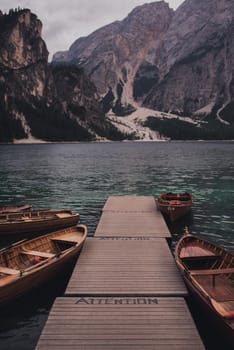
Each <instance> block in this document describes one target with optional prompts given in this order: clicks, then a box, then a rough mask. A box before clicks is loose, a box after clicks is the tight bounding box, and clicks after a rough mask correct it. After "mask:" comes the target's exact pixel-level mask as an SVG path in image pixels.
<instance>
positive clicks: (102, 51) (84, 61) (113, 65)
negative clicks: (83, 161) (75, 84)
mask: <svg viewBox="0 0 234 350" xmlns="http://www.w3.org/2000/svg"><path fill="white" fill-rule="evenodd" d="M172 17H173V10H172V9H170V8H169V6H168V4H166V3H165V2H164V1H160V2H154V3H149V4H145V5H143V6H138V7H136V8H135V9H134V10H133V11H132V12H131V13H130V14H129V15H128V16H127V17H126V18H125V19H124V20H123V21H117V22H114V23H111V24H109V25H107V26H105V27H103V28H101V29H99V30H97V31H95V32H94V33H92V34H91V35H89V36H88V37H86V38H80V39H78V40H76V41H75V42H74V43H73V44H72V45H71V47H70V49H69V51H67V52H58V53H56V54H55V55H54V56H53V62H61V61H62V62H73V63H76V64H78V65H80V66H82V67H83V68H84V70H85V72H86V73H87V74H88V76H89V77H90V79H91V80H92V81H93V82H94V84H95V86H96V87H97V89H98V92H99V93H100V94H101V95H102V96H103V104H104V110H105V111H108V110H109V109H110V106H111V105H113V106H114V110H115V111H116V112H119V113H121V114H123V113H124V114H125V113H126V114H128V112H129V111H132V110H133V109H134V107H131V104H134V98H133V95H136V94H138V90H139V86H138V82H137V81H136V82H135V87H134V89H133V84H134V79H135V76H136V74H137V72H138V70H139V67H141V66H143V67H144V69H145V74H144V80H145V84H144V86H145V91H146V92H147V91H149V90H150V88H151V87H152V86H153V85H154V84H155V82H157V80H158V71H157V67H155V65H154V60H155V53H156V51H157V47H158V45H159V44H160V42H161V41H162V39H163V37H164V35H165V34H166V32H167V30H168V28H169V24H170V23H171V20H172ZM147 72H150V74H151V75H150V78H149V79H147ZM133 90H134V91H133Z"/></svg>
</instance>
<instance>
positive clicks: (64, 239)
mask: <svg viewBox="0 0 234 350" xmlns="http://www.w3.org/2000/svg"><path fill="white" fill-rule="evenodd" d="M51 241H53V242H65V243H66V242H68V243H78V237H77V235H76V236H72V235H71V236H67V235H64V236H60V237H56V238H51Z"/></svg>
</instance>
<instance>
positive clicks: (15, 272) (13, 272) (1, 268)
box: [0, 266, 20, 275]
mask: <svg viewBox="0 0 234 350" xmlns="http://www.w3.org/2000/svg"><path fill="white" fill-rule="evenodd" d="M0 273H5V274H7V275H18V274H19V273H20V271H19V270H15V269H11V268H9V267H5V266H0Z"/></svg>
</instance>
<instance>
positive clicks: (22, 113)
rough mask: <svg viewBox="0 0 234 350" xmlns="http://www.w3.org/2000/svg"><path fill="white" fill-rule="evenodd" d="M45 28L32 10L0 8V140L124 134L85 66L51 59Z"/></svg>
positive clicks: (74, 138) (89, 138)
mask: <svg viewBox="0 0 234 350" xmlns="http://www.w3.org/2000/svg"><path fill="white" fill-rule="evenodd" d="M41 29H42V24H41V22H40V21H39V20H38V19H37V16H36V15H34V14H32V13H31V12H30V10H27V9H25V10H19V11H10V12H9V14H8V15H3V14H2V13H0V142H9V141H13V140H16V139H22V138H26V139H33V138H36V139H43V140H50V141H58V140H66V141H70V140H91V139H96V138H98V137H99V136H101V137H105V136H107V137H109V138H112V137H113V138H115V137H121V135H120V134H119V133H118V132H116V130H115V128H113V127H112V125H111V124H110V123H109V122H108V121H106V120H105V118H104V114H103V112H102V109H101V107H100V106H99V102H98V96H97V91H96V88H95V86H94V85H93V84H92V83H91V82H90V81H89V79H88V78H87V77H86V76H85V74H84V73H83V71H82V70H81V69H80V68H78V67H74V66H71V65H64V64H63V65H60V66H58V65H56V66H50V65H48V62H47V59H48V51H47V48H46V45H45V42H44V41H43V40H42V38H41Z"/></svg>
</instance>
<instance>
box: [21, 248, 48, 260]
mask: <svg viewBox="0 0 234 350" xmlns="http://www.w3.org/2000/svg"><path fill="white" fill-rule="evenodd" d="M21 254H27V255H33V256H40V257H42V258H53V257H54V256H55V254H52V253H47V252H39V251H37V250H22V251H21Z"/></svg>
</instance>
